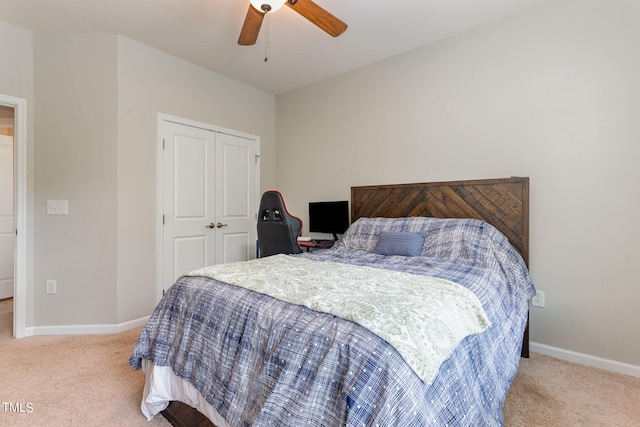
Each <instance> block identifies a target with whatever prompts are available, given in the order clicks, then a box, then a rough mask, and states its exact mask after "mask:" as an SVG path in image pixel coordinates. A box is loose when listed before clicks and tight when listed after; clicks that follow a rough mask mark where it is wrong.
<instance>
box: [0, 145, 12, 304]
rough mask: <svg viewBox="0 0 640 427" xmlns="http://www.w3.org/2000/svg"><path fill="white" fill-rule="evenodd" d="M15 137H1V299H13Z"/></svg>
mask: <svg viewBox="0 0 640 427" xmlns="http://www.w3.org/2000/svg"><path fill="white" fill-rule="evenodd" d="M14 229H15V228H14V226H13V137H11V136H7V135H0V299H4V298H11V297H13V261H14V255H13V233H14Z"/></svg>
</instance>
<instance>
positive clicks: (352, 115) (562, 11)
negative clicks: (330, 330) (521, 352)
mask: <svg viewBox="0 0 640 427" xmlns="http://www.w3.org/2000/svg"><path fill="white" fill-rule="evenodd" d="M638 22H640V3H638V2H636V1H627V0H608V1H606V2H602V1H599V0H582V1H576V0H561V1H556V2H552V3H550V4H548V5H546V6H543V7H540V8H538V9H534V10H532V11H529V12H526V13H524V14H521V15H519V16H516V17H512V18H509V19H506V20H503V21H500V22H498V23H495V24H492V25H489V26H486V27H483V28H480V29H478V30H475V31H472V32H469V33H465V34H462V35H459V36H457V37H453V38H450V39H448V40H445V41H442V42H440V43H436V44H434V45H430V46H425V47H422V48H420V49H417V50H414V51H411V52H408V53H406V54H402V55H399V56H397V57H394V58H391V59H388V60H385V61H381V62H378V63H376V64H373V65H370V66H366V67H363V68H361V69H358V70H355V71H353V72H350V73H347V74H344V75H341V76H338V77H336V78H333V79H330V80H327V81H324V82H320V83H318V84H315V85H312V86H309V87H306V88H303V89H300V90H296V91H292V92H290V93H287V94H284V95H280V96H278V97H277V123H278V133H277V136H278V146H277V158H278V166H279V168H278V174H277V180H278V187H279V189H280V190H281V191H282V192H283V193H284V195H285V197H286V199H287V203H288V207H289V209H290V210H291V211H292V212H294V213H295V214H299V215H302V216H303V217H304V219H306V212H307V202H309V201H316V200H336V199H348V198H349V196H350V187H351V186H352V185H368V184H384V183H403V182H427V181H442V180H459V179H474V178H497V177H508V176H512V175H518V176H529V177H530V178H531V228H530V232H531V246H530V267H531V272H532V276H533V278H534V281H535V282H536V284H537V287H538V288H539V289H541V290H544V291H545V292H546V308H533V309H532V312H531V334H532V340H533V341H535V342H538V343H542V344H545V345H549V346H553V347H558V348H561V349H567V350H571V351H575V352H579V353H584V354H588V355H594V356H598V357H602V358H606V359H612V360H615V361H619V362H624V363H628V364H633V365H640V340H638V339H636V335H637V334H636V332H637V330H638V327H640V286H639V279H638V277H640V245H639V243H638V242H640V227H638V219H639V218H640V199H639V198H638V197H636V193H637V188H636V187H637V184H638V182H640V168H638V167H637V163H638V159H639V158H640V142H639V141H640V120H638V113H639V112H640V79H638V76H640V55H639V54H638V52H640V25H638ZM314 167H315V168H318V169H317V172H314Z"/></svg>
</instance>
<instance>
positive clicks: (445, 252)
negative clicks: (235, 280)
mask: <svg viewBox="0 0 640 427" xmlns="http://www.w3.org/2000/svg"><path fill="white" fill-rule="evenodd" d="M388 230H392V231H426V232H427V239H426V241H425V245H424V248H423V251H422V254H421V256H419V257H400V256H382V255H377V254H374V253H372V252H370V251H371V250H372V249H373V246H375V241H376V236H377V234H379V232H380V231H388ZM298 256H301V257H309V258H313V259H315V260H319V261H324V262H340V263H348V264H355V265H363V266H369V267H374V268H386V269H391V270H397V271H405V272H409V273H415V274H424V275H430V276H434V277H440V278H443V279H447V280H450V281H453V282H455V283H458V284H460V285H462V286H465V287H467V288H468V289H470V290H472V291H473V292H474V293H475V294H476V295H477V296H478V298H479V300H480V302H481V303H482V305H483V308H484V310H485V312H486V314H487V316H488V317H489V320H490V321H491V323H492V326H491V327H490V328H489V329H488V330H486V331H485V332H483V333H481V334H475V335H470V336H468V337H466V338H465V339H464V340H463V341H462V342H461V343H460V345H459V346H458V347H457V348H456V349H455V350H454V352H453V353H452V354H451V356H450V357H449V358H448V359H447V360H445V361H444V362H443V363H442V365H441V366H440V369H439V371H438V373H437V375H436V376H435V378H434V379H433V381H432V383H431V384H430V385H426V384H425V383H424V382H423V381H422V380H421V379H420V378H419V377H418V375H416V374H415V373H414V371H413V370H412V369H411V368H410V367H409V365H407V363H405V361H404V360H403V359H402V357H401V356H400V355H399V353H398V352H397V351H395V350H394V348H393V347H391V346H390V345H389V344H388V343H387V342H385V341H384V340H382V339H381V338H379V337H378V336H376V335H375V334H373V333H371V332H370V331H368V330H367V329H365V328H363V327H361V326H359V325H357V324H355V323H353V322H350V321H347V320H344V319H341V318H339V317H335V316H332V315H329V314H325V313H320V312H316V311H313V310H311V309H309V308H306V307H302V306H297V305H292V304H288V303H285V302H282V301H280V300H277V299H274V298H271V297H269V296H266V295H263V294H259V293H255V292H252V291H250V290H247V289H243V288H239V287H236V286H233V285H229V284H225V283H222V282H218V281H215V280H213V279H209V278H205V277H183V278H181V279H180V280H178V281H177V282H176V283H175V284H174V285H173V286H172V287H171V288H170V289H169V290H168V292H167V293H166V295H165V296H164V298H163V299H162V301H161V302H160V303H159V304H158V306H157V308H156V310H155V311H154V313H153V315H152V316H151V318H150V320H149V322H148V323H147V325H146V326H145V328H144V329H143V331H142V333H141V335H140V338H139V340H138V342H137V344H136V347H135V349H134V351H133V353H132V355H131V358H130V360H129V364H130V365H131V367H132V368H134V369H140V367H141V360H142V358H147V359H150V360H151V361H152V362H153V363H154V364H156V365H161V366H170V367H172V369H173V371H174V373H175V374H176V375H178V376H180V377H182V378H184V379H186V380H187V381H189V382H191V383H192V384H193V385H194V386H195V387H196V388H197V389H198V390H199V391H200V392H201V393H202V395H203V396H205V398H206V399H207V401H208V402H209V403H210V404H211V405H213V406H214V407H215V408H216V409H217V410H218V412H219V413H220V414H221V415H222V416H223V417H224V418H225V419H226V420H227V421H228V422H229V423H230V424H231V425H233V426H249V425H254V426H272V425H280V426H283V425H284V426H296V427H298V426H306V425H315V426H343V425H347V426H375V425H380V426H428V425H433V426H444V425H461V426H493V425H502V404H503V402H504V399H505V397H506V393H507V390H508V388H509V385H510V383H511V380H512V379H513V376H514V375H515V372H516V370H517V366H518V361H519V354H520V347H521V344H522V333H523V330H524V326H525V323H526V318H527V315H526V314H527V310H528V300H529V298H530V297H531V296H532V295H533V294H534V293H535V290H534V287H533V284H532V282H531V279H530V278H529V274H528V271H527V269H526V267H525V266H524V263H523V262H522V259H521V258H520V256H519V255H518V254H517V253H516V252H515V250H514V249H513V248H512V247H511V246H510V245H509V243H508V241H507V239H506V238H505V237H504V236H503V235H502V234H500V233H499V232H498V231H497V230H496V229H495V228H493V227H491V226H490V225H488V224H487V223H484V222H482V221H477V220H438V219H433V218H404V219H389V220H387V219H361V220H358V221H357V222H356V223H354V224H353V225H352V227H351V228H350V229H349V230H348V231H347V233H346V234H345V236H344V238H343V239H342V240H341V241H340V243H339V244H337V245H336V246H335V247H334V248H332V249H329V250H324V251H317V252H312V253H304V254H301V255H298Z"/></svg>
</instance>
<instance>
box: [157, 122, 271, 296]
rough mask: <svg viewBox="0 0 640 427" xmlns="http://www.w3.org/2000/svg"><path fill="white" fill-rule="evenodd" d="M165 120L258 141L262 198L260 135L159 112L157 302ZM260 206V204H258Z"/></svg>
mask: <svg viewBox="0 0 640 427" xmlns="http://www.w3.org/2000/svg"><path fill="white" fill-rule="evenodd" d="M164 122H172V123H177V124H180V125H185V126H191V127H195V128H200V129H204V130H209V131H213V132H220V133H226V134H229V135H234V136H239V137H242V138H247V139H251V140H254V141H255V143H256V153H257V158H256V189H257V191H256V203H258V201H259V198H260V162H259V161H257V160H258V159H259V158H260V137H259V136H257V135H252V134H249V133H244V132H240V131H237V130H233V129H226V128H223V127H220V126H215V125H212V124H208V123H203V122H198V121H195V120H191V119H185V118H183V117H177V116H172V115H170V114H165V113H158V145H157V153H158V154H157V168H158V174H157V178H156V181H157V184H158V187H157V196H156V200H157V201H158V202H157V205H156V242H157V244H156V259H157V264H156V302H158V301H160V300H161V299H162V296H163V283H162V277H163V268H164V230H163V223H162V216H163V214H164V162H163V157H164V156H163V153H162V150H163V143H164V142H163V124H164ZM256 206H258V204H256Z"/></svg>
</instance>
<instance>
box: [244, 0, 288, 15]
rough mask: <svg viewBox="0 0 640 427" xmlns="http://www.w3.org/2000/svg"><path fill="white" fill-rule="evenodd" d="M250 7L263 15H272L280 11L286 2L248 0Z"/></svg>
mask: <svg viewBox="0 0 640 427" xmlns="http://www.w3.org/2000/svg"><path fill="white" fill-rule="evenodd" d="M249 1H250V3H251V6H253V7H254V8H255V9H256V10H258V11H260V12H264V13H273V12H275V11H277V10H278V9H280V8H281V7H282V6H283V5H284V4H285V3H286V2H287V0H249Z"/></svg>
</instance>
